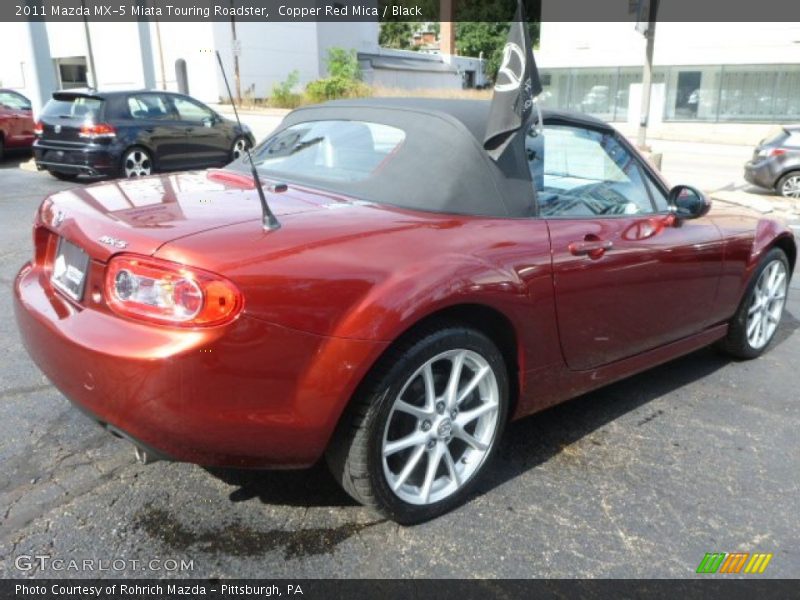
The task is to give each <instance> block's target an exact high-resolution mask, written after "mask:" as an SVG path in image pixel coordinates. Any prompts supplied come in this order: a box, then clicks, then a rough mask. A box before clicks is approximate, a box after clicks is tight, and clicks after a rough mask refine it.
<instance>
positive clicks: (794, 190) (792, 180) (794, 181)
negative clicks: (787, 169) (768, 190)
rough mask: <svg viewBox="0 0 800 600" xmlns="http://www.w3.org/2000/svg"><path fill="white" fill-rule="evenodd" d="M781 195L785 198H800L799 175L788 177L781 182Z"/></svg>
mask: <svg viewBox="0 0 800 600" xmlns="http://www.w3.org/2000/svg"><path fill="white" fill-rule="evenodd" d="M781 195H782V196H785V197H786V198H800V175H794V176H792V177H789V178H788V179H787V180H786V181H784V182H783V185H781Z"/></svg>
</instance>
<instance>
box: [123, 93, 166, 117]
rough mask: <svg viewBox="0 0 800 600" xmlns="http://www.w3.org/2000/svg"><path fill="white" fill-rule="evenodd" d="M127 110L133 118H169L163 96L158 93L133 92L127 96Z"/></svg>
mask: <svg viewBox="0 0 800 600" xmlns="http://www.w3.org/2000/svg"><path fill="white" fill-rule="evenodd" d="M128 112H129V113H130V115H131V117H132V118H134V119H148V120H150V119H170V118H172V115H171V114H170V112H169V108H168V107H167V103H166V102H165V101H164V97H163V96H161V95H160V94H134V95H132V96H128Z"/></svg>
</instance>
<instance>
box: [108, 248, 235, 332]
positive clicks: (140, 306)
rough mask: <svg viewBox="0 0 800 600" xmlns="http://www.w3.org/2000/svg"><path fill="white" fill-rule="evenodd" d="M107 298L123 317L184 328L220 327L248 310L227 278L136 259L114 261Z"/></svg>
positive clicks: (129, 256) (160, 261) (182, 267)
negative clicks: (244, 309)
mask: <svg viewBox="0 0 800 600" xmlns="http://www.w3.org/2000/svg"><path fill="white" fill-rule="evenodd" d="M105 295H106V301H107V302H108V305H109V306H110V307H111V309H112V310H113V311H114V312H116V313H118V314H120V315H122V316H125V317H131V318H134V319H141V320H144V321H152V322H156V323H164V324H168V325H176V326H179V327H196V326H210V325H221V324H222V323H226V322H228V321H231V320H233V319H234V318H236V316H238V314H239V313H240V312H241V310H242V307H243V305H244V299H243V297H242V294H241V292H239V290H238V289H237V288H236V286H235V285H233V283H231V282H230V281H228V280H226V279H225V278H224V277H221V276H219V275H215V274H213V273H209V272H207V271H201V270H199V269H191V268H188V267H184V266H182V265H179V264H177V263H173V262H168V261H165V260H159V259H155V258H148V257H139V256H135V255H131V254H121V255H119V256H116V257H114V258H112V259H111V261H109V263H108V267H107V268H106V279H105Z"/></svg>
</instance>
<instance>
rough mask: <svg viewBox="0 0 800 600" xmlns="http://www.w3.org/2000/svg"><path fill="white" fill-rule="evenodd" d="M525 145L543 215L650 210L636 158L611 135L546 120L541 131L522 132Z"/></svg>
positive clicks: (628, 213) (625, 213) (650, 211)
mask: <svg viewBox="0 0 800 600" xmlns="http://www.w3.org/2000/svg"><path fill="white" fill-rule="evenodd" d="M541 138H543V139H541ZM526 149H527V154H528V161H529V165H530V168H531V176H532V178H533V182H534V185H535V186H536V191H537V199H538V204H539V210H540V214H541V215H542V216H545V217H578V218H579V217H597V216H613V215H635V214H651V213H653V212H655V211H654V208H653V202H652V201H651V200H650V194H649V193H648V190H647V187H646V185H647V184H646V183H645V182H644V181H643V179H642V177H643V176H642V171H641V168H640V166H639V163H638V162H637V160H636V158H635V157H634V156H632V155H631V154H630V153H629V152H628V151H627V150H626V149H625V148H624V147H623V146H622V145H621V144H620V143H619V142H617V140H616V139H615V138H614V136H613V135H610V134H607V133H601V132H599V131H594V130H592V129H584V128H582V127H571V126H562V125H546V126H545V127H544V134H543V136H542V135H539V136H537V135H535V132H533V131H532V132H531V133H530V134H529V135H528V136H527V137H526Z"/></svg>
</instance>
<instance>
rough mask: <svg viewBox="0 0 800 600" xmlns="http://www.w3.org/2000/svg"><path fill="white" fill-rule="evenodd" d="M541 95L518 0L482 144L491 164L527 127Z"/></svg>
mask: <svg viewBox="0 0 800 600" xmlns="http://www.w3.org/2000/svg"><path fill="white" fill-rule="evenodd" d="M541 91H542V83H541V82H540V81H539V70H538V69H537V68H536V62H535V61H534V59H533V48H531V38H530V35H529V33H528V20H527V18H526V15H525V8H524V7H523V6H522V0H518V1H517V12H516V14H515V15H514V21H513V23H511V30H510V31H509V32H508V39H507V40H506V45H505V47H504V48H503V59H502V62H501V63H500V68H499V69H498V71H497V79H496V81H495V85H494V95H493V96H492V106H491V108H490V110H489V121H488V122H487V124H486V137H485V138H484V141H483V147H484V148H486V151H487V152H488V153H489V156H491V157H492V158H493V159H494V160H497V159H498V158H499V157H500V155H501V154H502V153H503V151H504V150H505V149H506V146H508V143H509V142H510V141H511V138H512V137H513V136H514V133H515V132H517V131H518V130H519V129H520V128H521V127H522V126H524V125H526V124H527V123H528V121H529V120H530V117H531V112H532V111H533V99H534V98H535V97H536V96H538V95H539V94H540V93H541Z"/></svg>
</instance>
